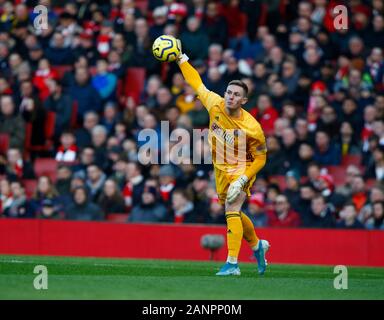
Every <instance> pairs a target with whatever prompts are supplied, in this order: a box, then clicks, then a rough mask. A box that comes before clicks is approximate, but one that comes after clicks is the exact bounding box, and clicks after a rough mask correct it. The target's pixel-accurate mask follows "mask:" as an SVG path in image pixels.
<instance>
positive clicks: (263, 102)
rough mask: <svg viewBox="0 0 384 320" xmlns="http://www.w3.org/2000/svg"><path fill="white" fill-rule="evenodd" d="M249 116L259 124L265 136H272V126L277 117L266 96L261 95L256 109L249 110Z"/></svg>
mask: <svg viewBox="0 0 384 320" xmlns="http://www.w3.org/2000/svg"><path fill="white" fill-rule="evenodd" d="M251 114H252V115H253V116H254V117H255V118H256V120H258V121H259V122H260V125H261V127H262V128H263V130H264V133H265V134H266V135H268V136H269V135H271V134H273V131H274V124H275V121H276V119H277V118H278V117H279V114H278V112H277V111H276V109H275V108H274V107H273V106H272V103H271V99H270V98H269V96H268V95H266V94H261V95H260V96H259V99H258V100H257V107H256V108H253V109H252V110H251Z"/></svg>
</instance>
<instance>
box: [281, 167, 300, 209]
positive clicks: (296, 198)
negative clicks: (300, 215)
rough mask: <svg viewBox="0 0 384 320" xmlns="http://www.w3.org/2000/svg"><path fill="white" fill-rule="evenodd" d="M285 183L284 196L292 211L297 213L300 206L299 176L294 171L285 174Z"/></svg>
mask: <svg viewBox="0 0 384 320" xmlns="http://www.w3.org/2000/svg"><path fill="white" fill-rule="evenodd" d="M285 181H286V184H287V186H286V188H285V190H284V195H285V196H286V197H287V199H288V202H289V204H290V205H291V207H292V208H293V210H295V211H297V210H298V208H299V205H300V190H299V187H300V175H299V174H298V173H297V172H296V171H295V170H290V171H288V172H287V173H286V174H285Z"/></svg>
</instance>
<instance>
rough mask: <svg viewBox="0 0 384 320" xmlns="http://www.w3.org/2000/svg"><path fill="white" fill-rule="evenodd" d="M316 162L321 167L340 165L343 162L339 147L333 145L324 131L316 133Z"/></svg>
mask: <svg viewBox="0 0 384 320" xmlns="http://www.w3.org/2000/svg"><path fill="white" fill-rule="evenodd" d="M314 160H315V161H316V162H317V163H319V164H320V165H338V164H340V162H341V151H340V148H339V146H338V145H336V144H334V143H331V141H330V138H329V135H328V134H327V133H326V132H324V131H317V132H316V147H315V156H314Z"/></svg>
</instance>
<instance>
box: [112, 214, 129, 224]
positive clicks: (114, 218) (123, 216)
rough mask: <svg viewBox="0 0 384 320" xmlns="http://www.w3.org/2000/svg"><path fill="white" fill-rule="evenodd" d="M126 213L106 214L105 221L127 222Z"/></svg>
mask: <svg viewBox="0 0 384 320" xmlns="http://www.w3.org/2000/svg"><path fill="white" fill-rule="evenodd" d="M127 219H128V213H109V214H107V221H110V222H119V223H123V222H127Z"/></svg>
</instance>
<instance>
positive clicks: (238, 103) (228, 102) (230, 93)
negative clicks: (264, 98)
mask: <svg viewBox="0 0 384 320" xmlns="http://www.w3.org/2000/svg"><path fill="white" fill-rule="evenodd" d="M224 100H225V107H226V108H228V109H231V110H236V109H239V108H241V107H242V106H243V105H244V104H245V103H246V102H247V100H248V99H247V97H246V94H245V92H244V89H243V88H242V87H240V86H237V85H229V86H228V87H227V90H226V91H225V94H224Z"/></svg>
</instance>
